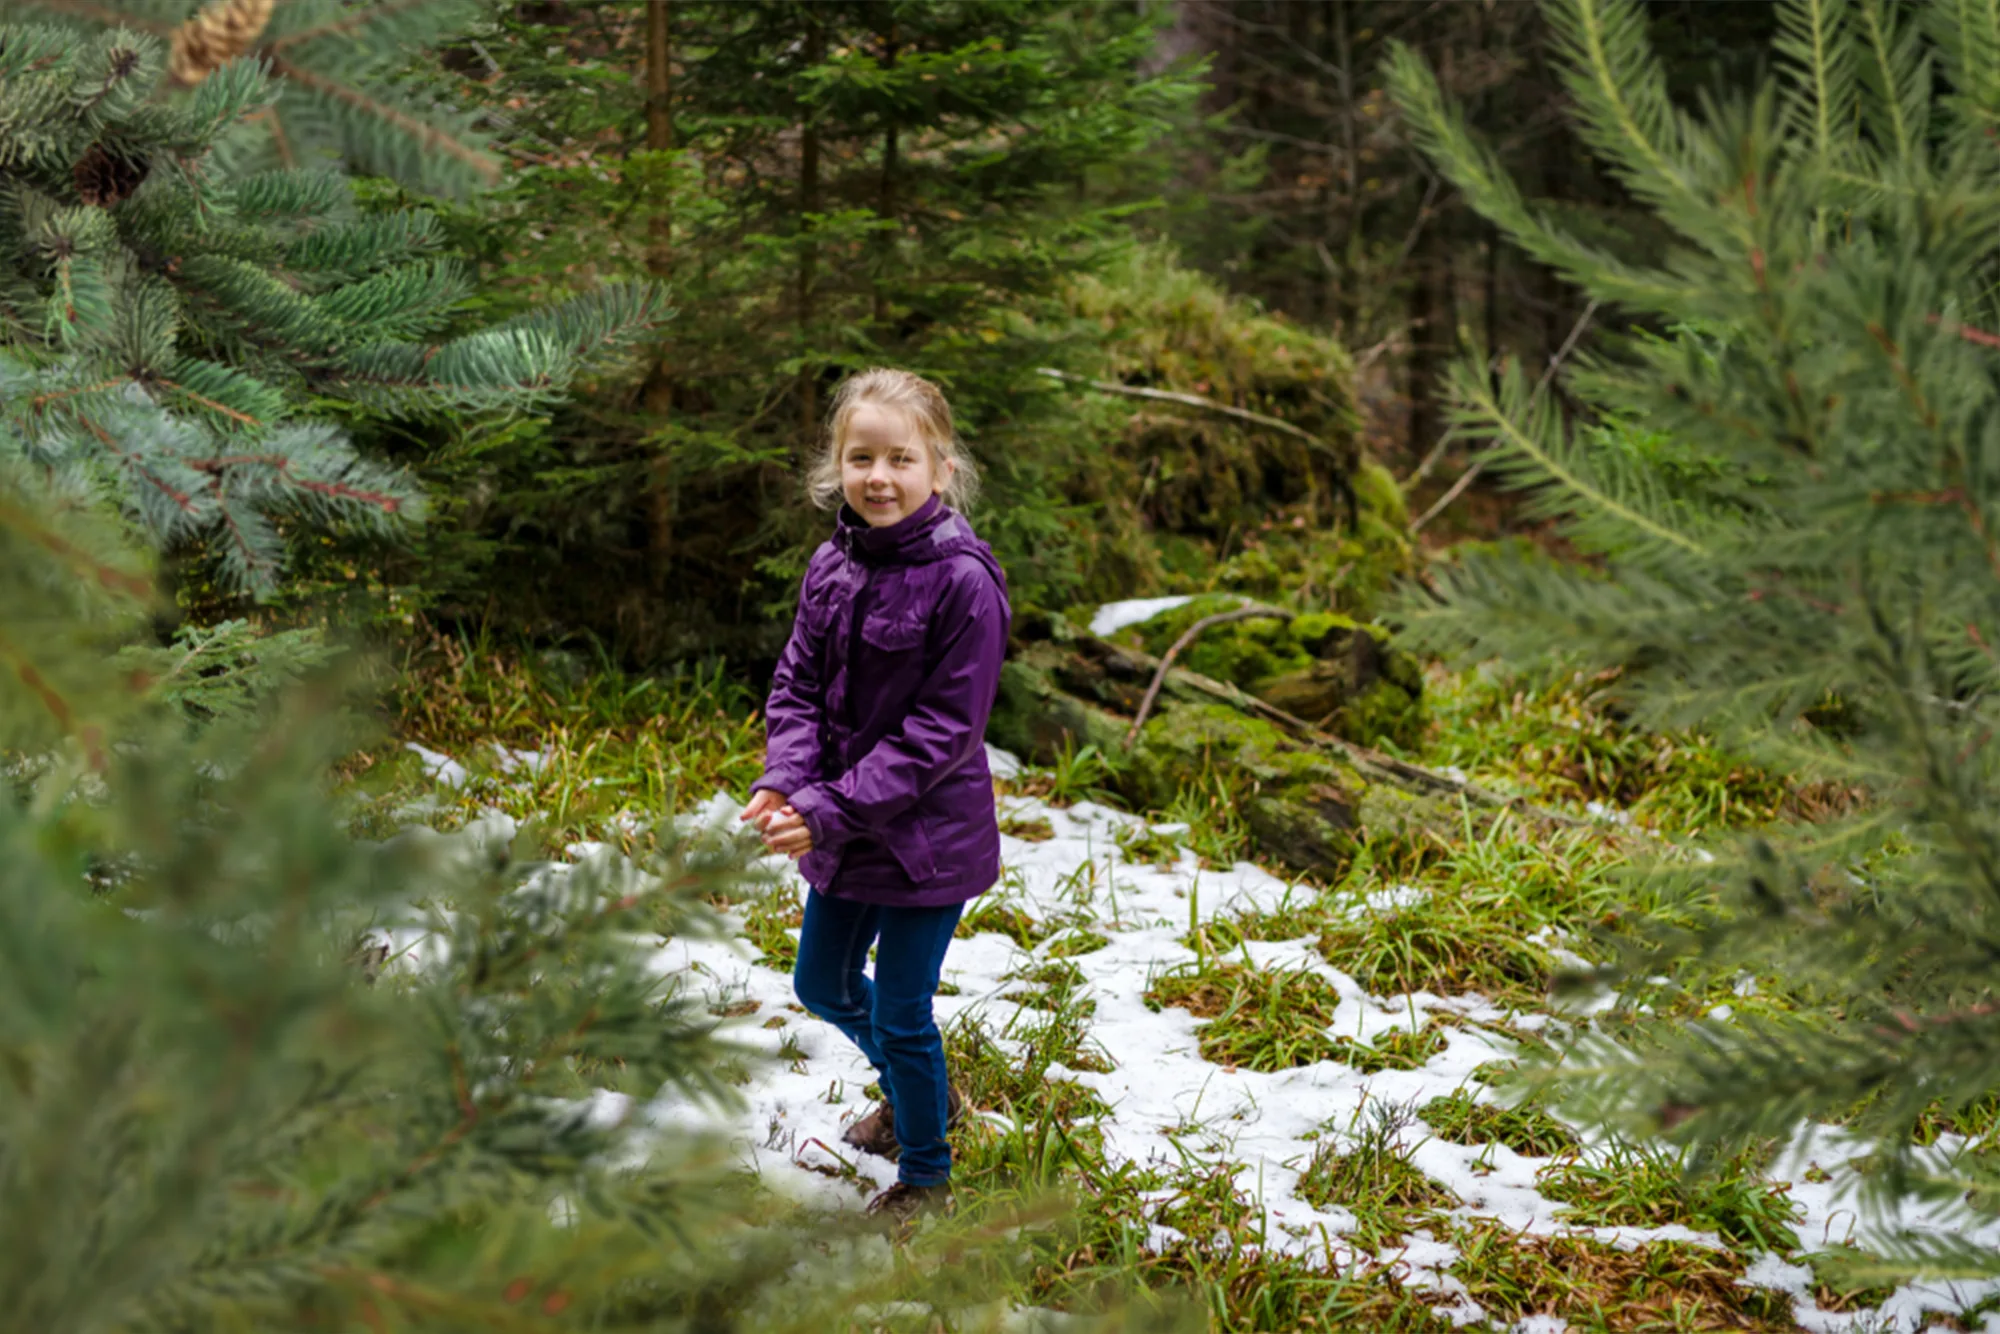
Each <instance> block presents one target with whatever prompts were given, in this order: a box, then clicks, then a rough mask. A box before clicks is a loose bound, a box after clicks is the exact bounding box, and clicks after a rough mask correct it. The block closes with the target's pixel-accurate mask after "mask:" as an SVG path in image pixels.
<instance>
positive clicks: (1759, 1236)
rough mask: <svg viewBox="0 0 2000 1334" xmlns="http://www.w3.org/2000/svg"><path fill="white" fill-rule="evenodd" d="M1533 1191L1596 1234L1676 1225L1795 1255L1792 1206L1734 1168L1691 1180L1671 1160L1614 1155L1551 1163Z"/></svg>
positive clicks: (1627, 1151)
mask: <svg viewBox="0 0 2000 1334" xmlns="http://www.w3.org/2000/svg"><path fill="white" fill-rule="evenodd" d="M1535 1185H1536V1189H1538V1190H1540V1191H1541V1193H1542V1194H1543V1195H1544V1196H1545V1197H1547V1198H1548V1199H1551V1200H1558V1201H1562V1202H1564V1203H1565V1204H1566V1205H1567V1206H1568V1207H1567V1208H1564V1209H1562V1210H1561V1211H1559V1213H1558V1216H1559V1217H1562V1218H1567V1219H1569V1220H1570V1221H1572V1222H1577V1223H1587V1224H1591V1225H1594V1226H1599V1227H1620V1226H1629V1227H1662V1226H1665V1225H1667V1224H1670V1223H1680V1224H1684V1225H1685V1226H1687V1227H1692V1228H1700V1229H1702V1230H1704V1231H1712V1232H1717V1233H1719V1234H1721V1235H1722V1236H1723V1237H1724V1238H1726V1239H1727V1240H1729V1241H1731V1242H1734V1243H1736V1244H1738V1245H1742V1246H1746V1247H1754V1248H1755V1249H1757V1250H1787V1251H1788V1250H1796V1249H1797V1248H1798V1244H1799V1239H1798V1237H1797V1235H1796V1234H1795V1233H1794V1232H1793V1231H1792V1224H1794V1223H1795V1222H1797V1221H1798V1206H1797V1205H1795V1204H1794V1203H1793V1202H1792V1201H1791V1199H1790V1198H1789V1197H1788V1196H1787V1195H1786V1194H1785V1193H1784V1192H1783V1191H1781V1190H1778V1189H1775V1188H1773V1187H1772V1186H1770V1185H1768V1184H1767V1183H1765V1182H1764V1181H1762V1180H1760V1179H1759V1178H1758V1177H1757V1176H1756V1175H1755V1173H1753V1172H1751V1171H1749V1170H1747V1167H1746V1165H1745V1164H1744V1163H1743V1162H1741V1161H1738V1162H1735V1163H1731V1164H1729V1165H1728V1166H1727V1167H1725V1168H1724V1169H1723V1170H1721V1171H1718V1172H1715V1173H1713V1174H1704V1175H1699V1176H1691V1175H1689V1174H1687V1173H1686V1172H1684V1171H1683V1170H1682V1166H1681V1164H1680V1163H1679V1162H1677V1161H1675V1160H1674V1159H1671V1158H1668V1157H1666V1156H1664V1155H1661V1154H1658V1153H1652V1152H1647V1151H1645V1150H1641V1149H1633V1148H1619V1149H1617V1150H1615V1151H1613V1152H1612V1153H1611V1155H1610V1156H1608V1157H1607V1158H1605V1159H1603V1160H1601V1161H1591V1162H1585V1161H1582V1160H1580V1159H1577V1160H1570V1161H1564V1162H1557V1163H1552V1164H1550V1165H1549V1166H1548V1167H1545V1168H1543V1169H1542V1170H1541V1171H1540V1172H1539V1173H1537V1174H1536V1177H1535Z"/></svg>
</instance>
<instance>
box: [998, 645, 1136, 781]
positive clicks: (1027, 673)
mask: <svg viewBox="0 0 2000 1334" xmlns="http://www.w3.org/2000/svg"><path fill="white" fill-rule="evenodd" d="M1052 665H1053V664H1052V663H1051V662H1050V660H1049V655H1048V654H1046V653H1039V654H1038V653H1030V654H1027V655H1023V656H1021V657H1017V658H1013V659H1010V660H1009V661H1008V662H1007V663H1006V664H1004V665H1003V666H1002V667H1001V668H1000V693H999V697H998V698H997V699H995V701H994V703H993V716H992V718H991V719H990V720H989V721H988V723H987V725H986V738H987V740H989V741H991V742H992V743H993V744H994V745H996V746H999V747H1000V748H1002V749H1003V750H1007V751H1011V752H1012V753H1014V754H1015V755H1018V756H1020V757H1021V758H1022V759H1024V760H1026V761H1028V762H1029V763H1030V764H1054V763H1055V762H1056V760H1057V759H1058V758H1060V757H1061V756H1062V754H1063V752H1064V751H1065V750H1069V751H1071V752H1075V751H1080V750H1082V749H1083V748H1084V747H1085V746H1096V747H1097V748H1098V750H1099V751H1100V752H1102V753H1104V754H1106V755H1115V754H1117V753H1119V752H1120V751H1122V750H1123V749H1124V748H1125V732H1126V729H1127V728H1128V727H1129V726H1130V724H1129V723H1128V722H1127V721H1126V720H1124V719H1122V718H1119V717H1118V716H1117V715H1115V714H1113V713H1110V712H1108V711H1107V710H1105V709H1103V708H1100V707H1098V706H1096V705H1094V704H1090V703H1086V702H1085V701H1084V700H1081V699H1079V698H1077V697H1076V696H1075V695H1072V694H1070V693H1069V692H1068V691H1065V690H1063V689H1062V688H1061V687H1060V686H1058V685H1057V684H1056V681H1055V678H1054V675H1053V674H1052V671H1051V668H1052Z"/></svg>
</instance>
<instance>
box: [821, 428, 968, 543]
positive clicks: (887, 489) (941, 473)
mask: <svg viewBox="0 0 2000 1334" xmlns="http://www.w3.org/2000/svg"><path fill="white" fill-rule="evenodd" d="M952 467H953V464H952V462H951V460H949V459H945V460H943V461H942V464H941V465H940V461H939V459H938V456H937V451H936V450H934V449H932V448H931V446H930V444H929V442H928V441H926V440H925V439H924V438H923V436H922V435H920V434H918V432H917V430H916V427H915V425H914V424H913V423H912V422H911V421H910V419H909V417H908V416H907V415H906V414H904V413H902V412H899V411H897V410H896V409H895V408H890V407H884V406H883V405H882V404H880V403H869V402H861V403H857V404H855V405H854V412H853V415H852V416H850V417H849V418H848V419H847V430H846V432H845V435H844V438H843V439H842V440H841V445H840V493H841V495H842V496H843V497H844V498H845V499H846V501H847V503H848V504H849V505H850V506H851V507H852V508H853V510H854V512H855V513H856V514H859V515H860V516H861V517H862V518H863V519H865V520H867V521H868V526H869V527H871V528H887V527H889V526H890V525H891V524H894V523H900V522H902V521H903V520H904V519H907V518H909V517H910V516H911V515H912V514H915V513H916V512H917V511H918V510H920V509H922V508H923V507H924V502H925V501H926V500H929V499H930V498H931V497H932V496H934V495H942V494H943V493H944V489H945V485H946V484H947V483H948V482H950V481H951V471H952Z"/></svg>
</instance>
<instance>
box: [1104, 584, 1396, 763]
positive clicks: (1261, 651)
mask: <svg viewBox="0 0 2000 1334" xmlns="http://www.w3.org/2000/svg"><path fill="white" fill-rule="evenodd" d="M1242 605H1243V603H1242V599H1240V598H1236V597H1233V596H1230V595H1227V594H1211V595H1209V596H1206V597H1199V598H1196V599H1194V600H1193V601H1192V602H1189V603H1187V604H1186V605H1185V606H1182V607H1177V608H1175V609H1174V610H1172V611H1169V612H1163V613H1162V614H1160V615H1158V616H1155V617H1154V618H1153V619H1151V620H1149V621H1146V622H1145V623H1144V624H1142V625H1138V626H1135V627H1133V628H1132V629H1131V630H1129V631H1128V632H1127V635H1128V636H1129V639H1130V642H1133V643H1135V644H1137V645H1139V646H1141V647H1143V648H1144V649H1145V650H1146V651H1147V652H1148V653H1151V654H1153V655H1155V656H1159V655H1161V654H1164V653H1165V652H1166V651H1167V650H1168V648H1170V647H1172V645H1173V644H1174V643H1175V642H1176V641H1177V640H1179V639H1180V637H1181V635H1182V634H1184V633H1186V631H1187V630H1188V628H1189V627H1191V626H1193V625H1194V624H1195V622H1197V621H1199V620H1201V619H1202V618H1204V617H1207V616H1213V615H1215V614H1217V613H1219V612H1226V611H1231V610H1234V609H1236V608H1237V607H1240V606H1242ZM1176 661H1177V663H1178V664H1179V665H1180V666H1183V667H1186V668H1187V669H1188V670H1190V671H1194V672H1200V673H1201V674H1202V675H1204V676H1212V677H1214V678H1215V679H1216V680H1218V681H1227V682H1229V683H1230V684H1232V685H1234V686H1237V687H1239V688H1240V689H1242V690H1245V691H1247V692H1249V693H1250V694H1253V695H1255V696H1256V697H1257V698H1259V699H1261V700H1263V701H1265V702H1266V703H1268V704H1274V705H1276V706H1277V707H1278V708H1281V709H1283V710H1285V712H1287V713H1290V714H1294V715H1296V716H1297V717H1300V718H1303V719H1305V720H1306V721H1307V722H1310V723H1314V724H1317V725H1318V726H1320V727H1322V728H1324V729H1325V730H1327V731H1330V732H1332V733H1334V734H1335V735H1337V736H1342V737H1345V738H1347V739H1348V740H1350V741H1356V742H1359V743H1361V744H1362V745H1369V746H1372V745H1377V744H1379V743H1381V742H1382V741H1384V740H1387V741H1393V742H1395V743H1396V744H1397V745H1400V746H1406V747H1407V746H1412V745H1414V744H1416V742H1417V740H1418V738H1419V736H1420V735H1421V733H1422V731H1423V725H1424V716H1423V673H1422V671H1421V669H1420V668H1419V667H1418V666H1417V664H1416V662H1415V660H1414V659H1412V658H1411V657H1410V656H1409V655H1408V654H1405V653H1403V652H1401V651H1400V650H1398V649H1396V648H1395V647H1394V646H1393V645H1391V644H1390V642H1389V636H1388V633H1387V632H1386V631H1384V630H1382V629H1381V628H1380V627H1377V626H1373V625H1368V624H1366V623H1364V622H1360V621H1356V620H1355V619H1354V618H1353V617H1350V616H1343V615H1340V614H1338V613H1335V612H1324V611H1309V612H1302V613H1299V614H1298V615H1295V616H1292V617H1290V618H1289V619H1278V618H1276V617H1258V618H1255V619H1252V620H1242V621H1229V622H1225V623H1223V624H1221V625H1213V626H1210V627H1209V628H1208V629H1206V630H1204V631H1203V632H1202V633H1201V635H1200V637H1199V638H1197V639H1196V640H1195V641H1194V643H1192V644H1190V645H1188V647H1187V648H1185V649H1183V650H1182V651H1181V655H1180V657H1179V658H1178V659H1177V660H1176Z"/></svg>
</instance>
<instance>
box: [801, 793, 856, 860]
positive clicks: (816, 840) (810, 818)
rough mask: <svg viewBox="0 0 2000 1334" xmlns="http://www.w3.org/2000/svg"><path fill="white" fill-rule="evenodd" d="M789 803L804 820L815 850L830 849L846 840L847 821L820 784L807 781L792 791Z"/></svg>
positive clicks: (823, 850)
mask: <svg viewBox="0 0 2000 1334" xmlns="http://www.w3.org/2000/svg"><path fill="white" fill-rule="evenodd" d="M791 804H792V809H793V810H795V811H797V812H798V813H799V818H800V819H802V820H804V821H805V822H806V832H807V833H809V834H811V835H812V841H813V848H814V849H815V850H816V851H820V852H826V851H831V850H832V849H833V848H835V847H838V846H839V845H840V844H842V843H845V842H846V841H847V822H846V821H845V820H843V819H842V818H841V816H840V809H839V807H838V806H837V805H836V804H835V802H834V799H833V797H832V796H831V795H829V794H828V792H827V790H826V789H825V788H824V787H822V786H821V785H820V784H818V783H808V784H806V785H805V786H804V787H802V788H800V789H799V790H798V791H796V792H794V793H792V794H791Z"/></svg>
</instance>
